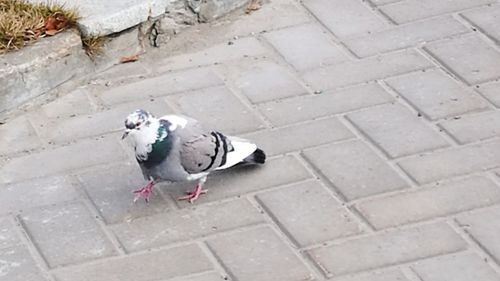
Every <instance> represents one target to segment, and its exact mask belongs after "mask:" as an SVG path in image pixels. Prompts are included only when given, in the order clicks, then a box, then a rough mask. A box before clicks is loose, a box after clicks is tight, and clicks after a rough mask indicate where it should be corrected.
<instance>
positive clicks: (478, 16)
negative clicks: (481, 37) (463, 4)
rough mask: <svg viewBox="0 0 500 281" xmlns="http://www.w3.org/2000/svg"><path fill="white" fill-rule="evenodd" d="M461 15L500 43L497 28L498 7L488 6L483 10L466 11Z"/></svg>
mask: <svg viewBox="0 0 500 281" xmlns="http://www.w3.org/2000/svg"><path fill="white" fill-rule="evenodd" d="M462 15H463V16H464V17H465V18H466V19H468V20H469V21H471V22H472V24H474V25H475V26H477V27H479V28H480V29H481V30H482V31H483V32H484V33H486V34H487V35H488V36H490V37H491V38H493V39H494V40H496V41H497V42H500V28H499V27H498V21H499V20H500V5H498V4H497V5H489V6H486V7H484V8H479V9H475V10H471V11H466V12H463V13H462Z"/></svg>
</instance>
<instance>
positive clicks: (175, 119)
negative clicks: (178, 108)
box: [160, 115, 188, 131]
mask: <svg viewBox="0 0 500 281" xmlns="http://www.w3.org/2000/svg"><path fill="white" fill-rule="evenodd" d="M160 119H163V120H167V121H168V122H170V124H172V125H170V128H168V129H169V130H170V131H174V130H175V129H177V127H179V126H180V127H181V128H184V127H186V125H187V123H188V120H186V119H185V118H182V117H181V116H179V115H165V116H163V117H161V118H160Z"/></svg>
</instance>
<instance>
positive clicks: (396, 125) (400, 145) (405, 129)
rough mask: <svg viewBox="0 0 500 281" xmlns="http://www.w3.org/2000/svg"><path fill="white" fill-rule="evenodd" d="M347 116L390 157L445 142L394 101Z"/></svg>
mask: <svg viewBox="0 0 500 281" xmlns="http://www.w3.org/2000/svg"><path fill="white" fill-rule="evenodd" d="M347 118H348V119H349V120H350V121H351V122H353V123H354V124H355V125H356V126H357V127H358V128H359V129H360V130H361V131H362V132H363V133H364V134H365V135H367V136H368V138H370V139H371V140H372V141H374V142H375V143H376V144H377V145H378V146H379V147H381V148H382V150H384V151H385V152H386V153H387V154H388V155H389V156H390V157H392V158H396V157H401V156H406V155H410V154H415V153H418V152H423V151H426V150H431V149H436V148H440V147H445V146H448V143H447V142H446V141H445V140H444V138H443V137H442V136H440V135H439V133H438V132H437V131H435V130H433V129H431V127H430V126H428V125H427V124H426V123H425V122H424V121H423V120H422V119H420V118H418V117H417V115H416V114H413V113H412V112H410V111H409V110H408V109H406V108H404V107H403V106H401V105H398V104H387V105H381V106H377V107H373V108H369V109H366V110H363V111H359V112H355V113H351V114H348V115H347Z"/></svg>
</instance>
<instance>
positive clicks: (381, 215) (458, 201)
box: [357, 177, 500, 229]
mask: <svg viewBox="0 0 500 281" xmlns="http://www.w3.org/2000/svg"><path fill="white" fill-rule="evenodd" d="M498 202H500V187H498V186H496V185H495V184H494V183H493V182H492V181H490V180H489V179H487V178H483V177H472V178H468V179H465V180H460V181H454V182H449V183H445V184H433V185H431V186H427V187H426V188H419V189H418V190H413V191H411V192H406V193H400V194H394V195H390V196H387V197H381V198H377V199H373V200H368V201H365V202H361V203H359V204H357V208H358V209H359V210H360V211H361V213H362V214H363V216H364V217H365V218H366V219H367V220H368V221H369V222H370V223H371V224H372V225H373V226H375V228H378V229H381V228H385V227H392V226H398V225H402V224H407V223H411V222H416V221H421V220H427V219H432V218H435V217H441V216H449V215H452V214H456V213H459V212H464V211H468V210H472V209H475V208H481V207H485V206H489V205H493V204H496V203H498Z"/></svg>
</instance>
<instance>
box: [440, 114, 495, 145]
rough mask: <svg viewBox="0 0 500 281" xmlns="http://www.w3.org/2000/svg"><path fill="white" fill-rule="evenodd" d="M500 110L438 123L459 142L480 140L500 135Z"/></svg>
mask: <svg viewBox="0 0 500 281" xmlns="http://www.w3.org/2000/svg"><path fill="white" fill-rule="evenodd" d="M498 124H500V112H498V111H487V112H484V113H479V114H471V115H463V116H460V119H450V120H445V121H443V122H441V123H439V125H440V126H441V127H443V128H444V129H445V130H446V131H447V132H448V133H450V134H451V135H452V136H453V137H454V138H455V139H457V140H458V142H460V143H468V142H473V141H480V140H484V139H488V138H491V137H495V136H498V135H500V128H498Z"/></svg>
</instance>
